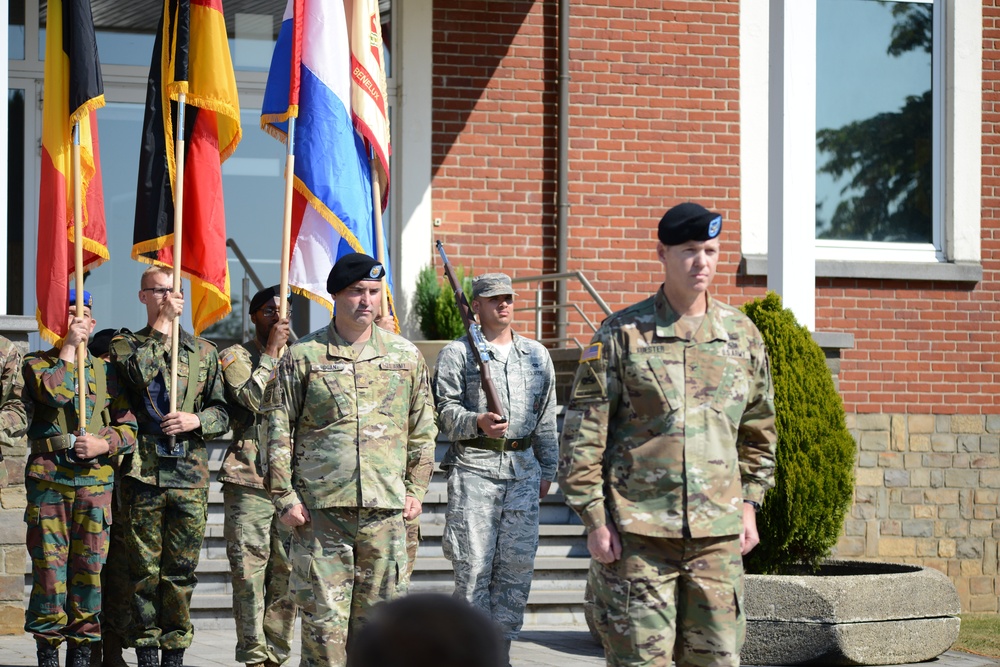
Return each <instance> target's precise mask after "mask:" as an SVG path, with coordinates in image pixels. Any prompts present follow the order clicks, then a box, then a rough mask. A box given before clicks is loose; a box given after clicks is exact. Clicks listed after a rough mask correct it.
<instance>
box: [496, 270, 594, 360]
mask: <svg viewBox="0 0 1000 667" xmlns="http://www.w3.org/2000/svg"><path fill="white" fill-rule="evenodd" d="M571 279H576V280H578V281H579V282H580V284H581V285H582V286H583V288H584V289H585V290H587V293H588V294H590V298H592V299H593V300H594V303H596V304H597V305H598V307H600V309H601V310H603V311H604V314H605V315H611V313H612V310H611V308H610V307H609V306H608V304H607V303H605V302H604V299H602V298H601V295H600V294H598V293H597V290H595V289H594V286H593V285H591V284H590V281H589V280H587V277H586V276H585V275H583V273H581V272H580V271H566V272H564V273H544V274H541V275H538V276H525V277H518V278H512V279H511V282H515V283H538V284H537V285H536V287H535V305H534V306H532V307H529V308H525V309H524V310H532V311H535V340H537V341H538V342H540V343H543V344H545V343H561V342H565V341H570V340H571V341H573V343H575V344H576V346H577V347H582V345H580V342H579V341H578V340H576V339H575V338H571V337H557V338H542V313H543V312H545V311H556V310H564V309H566V308H572V309H573V310H575V311H576V312H577V313H579V314H580V317H582V318H583V321H584V322H586V323H587V326H589V327H590V330H591V331H597V326H596V325H595V324H594V323H593V321H591V319H590V318H589V317H587V314H586V313H584V312H583V309H582V308H580V306H579V304H576V303H552V304H548V305H543V304H542V289H541V286H542V283H554V282H565V281H567V280H571Z"/></svg>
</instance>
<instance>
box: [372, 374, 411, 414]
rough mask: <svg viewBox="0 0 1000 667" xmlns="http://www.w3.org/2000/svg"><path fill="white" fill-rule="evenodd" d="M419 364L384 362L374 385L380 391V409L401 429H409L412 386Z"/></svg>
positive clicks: (373, 382) (373, 380)
mask: <svg viewBox="0 0 1000 667" xmlns="http://www.w3.org/2000/svg"><path fill="white" fill-rule="evenodd" d="M416 368H417V365H416V364H413V363H408V362H400V363H392V362H382V363H380V364H379V366H378V375H377V376H376V377H375V378H373V379H372V387H373V389H375V390H376V391H377V392H378V393H377V395H378V397H379V398H378V401H379V404H378V411H379V412H380V413H381V414H383V415H385V416H386V417H388V418H389V419H390V420H392V422H393V423H394V424H395V425H396V427H397V428H399V429H400V430H403V431H406V430H407V423H408V419H409V416H410V386H411V385H412V378H413V373H414V372H416Z"/></svg>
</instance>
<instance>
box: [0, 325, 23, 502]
mask: <svg viewBox="0 0 1000 667" xmlns="http://www.w3.org/2000/svg"><path fill="white" fill-rule="evenodd" d="M23 388H24V377H23V376H22V375H21V351H20V350H19V349H18V347H17V345H16V344H15V343H13V342H12V341H10V340H7V339H6V338H4V337H3V336H0V489H2V488H3V487H5V486H6V485H7V466H6V464H5V463H4V460H3V457H4V448H6V447H19V446H21V445H23V444H24V432H25V431H26V430H27V428H28V418H27V415H25V412H24V403H22V402H21V391H22V389H23Z"/></svg>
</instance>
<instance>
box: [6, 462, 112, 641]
mask: <svg viewBox="0 0 1000 667" xmlns="http://www.w3.org/2000/svg"><path fill="white" fill-rule="evenodd" d="M24 483H25V486H26V487H27V500H28V502H27V508H26V509H25V511H24V521H25V523H26V524H28V530H27V539H26V543H27V547H28V554H29V555H30V556H31V579H32V583H31V598H30V599H29V601H28V609H27V610H26V611H25V614H24V630H25V632H30V633H31V634H33V635H34V636H35V641H36V642H39V643H44V644H50V645H53V646H58V645H59V644H60V643H61V642H62V641H63V640H64V639H65V640H66V641H67V642H68V643H69V644H71V645H73V646H76V645H79V644H87V643H91V642H97V641H100V639H101V623H100V614H101V568H102V567H103V566H104V561H105V560H106V559H107V557H108V526H109V525H110V523H111V487H110V486H67V485H65V484H57V483H55V482H46V481H43V480H39V479H34V478H32V477H28V478H27V479H26V480H25V482H24Z"/></svg>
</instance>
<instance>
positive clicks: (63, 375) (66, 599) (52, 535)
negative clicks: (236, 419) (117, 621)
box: [24, 290, 136, 667]
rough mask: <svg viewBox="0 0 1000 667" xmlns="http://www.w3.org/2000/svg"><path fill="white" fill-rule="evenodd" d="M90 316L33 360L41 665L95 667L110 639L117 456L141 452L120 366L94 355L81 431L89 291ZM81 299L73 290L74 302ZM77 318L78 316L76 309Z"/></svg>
mask: <svg viewBox="0 0 1000 667" xmlns="http://www.w3.org/2000/svg"><path fill="white" fill-rule="evenodd" d="M83 302H84V305H85V308H84V316H83V317H75V316H74V315H72V314H71V316H70V320H69V331H68V333H67V335H66V338H64V339H63V342H62V345H61V347H59V348H53V349H51V350H48V351H46V352H34V353H32V354H29V355H27V356H26V357H25V360H24V378H25V389H24V400H25V401H26V402H27V403H28V408H29V409H28V411H29V413H30V414H31V425H30V427H29V428H28V439H29V443H30V453H29V456H28V464H27V469H26V470H25V486H26V487H27V494H28V504H27V508H26V509H25V512H24V520H25V523H27V524H28V531H27V546H28V552H29V554H30V555H31V575H32V586H31V599H30V600H29V602H28V608H27V610H26V612H25V621H24V629H25V631H26V632H30V633H32V634H33V635H34V636H35V643H36V644H37V646H38V664H39V667H58V664H59V659H58V647H59V644H60V643H62V642H63V641H66V642H67V644H68V646H69V652H68V655H67V658H66V664H67V665H69V666H71V667H89V665H90V654H91V646H92V645H93V644H94V643H96V642H98V641H100V637H101V625H100V616H101V568H102V566H103V565H104V562H105V560H106V558H107V555H108V528H109V526H110V525H111V520H112V517H111V494H112V488H113V485H114V468H113V467H112V466H111V459H112V458H113V457H114V456H115V455H116V454H119V453H126V452H129V451H131V450H132V448H133V447H134V446H135V429H136V423H135V417H133V416H132V413H131V412H130V411H129V406H128V401H127V400H126V398H125V396H124V395H123V394H122V393H121V391H120V388H119V385H118V375H117V373H116V372H115V368H114V367H113V366H112V365H110V364H108V363H107V362H106V361H104V360H103V359H100V358H97V357H93V356H91V355H89V354H88V355H87V358H86V360H85V361H84V372H85V374H86V378H87V380H86V383H87V395H86V405H85V407H86V420H87V421H86V424H85V425H84V427H81V426H80V425H79V413H78V410H79V405H80V401H79V392H78V390H77V386H78V385H77V380H78V372H79V371H78V368H79V366H78V361H77V356H76V351H77V345H79V344H80V343H81V342H84V341H86V340H87V336H88V335H89V334H90V332H91V331H92V330H93V328H94V324H95V321H94V320H93V319H92V318H91V316H90V306H91V305H92V300H91V297H90V294H89V292H84V295H83ZM75 303H76V294H75V292H74V291H73V290H71V291H70V304H71V306H72V304H75ZM71 312H72V311H71Z"/></svg>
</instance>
